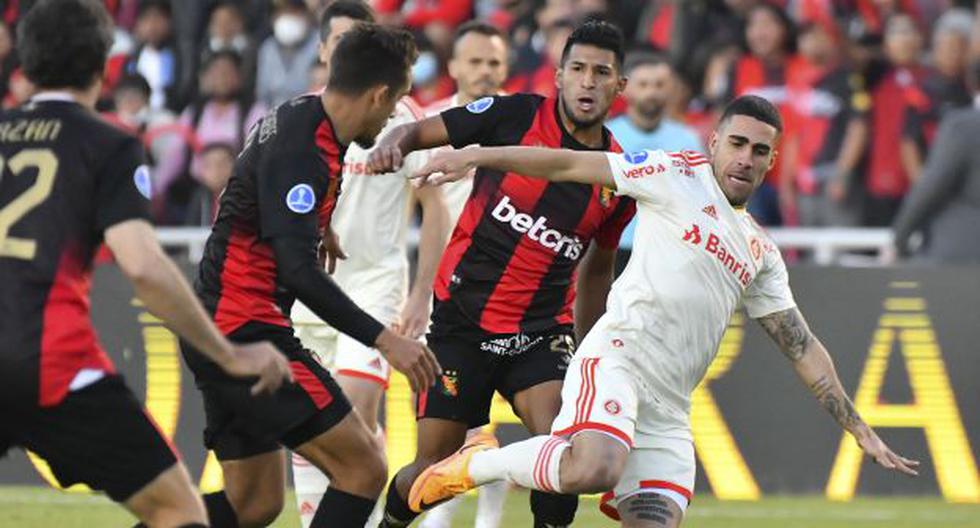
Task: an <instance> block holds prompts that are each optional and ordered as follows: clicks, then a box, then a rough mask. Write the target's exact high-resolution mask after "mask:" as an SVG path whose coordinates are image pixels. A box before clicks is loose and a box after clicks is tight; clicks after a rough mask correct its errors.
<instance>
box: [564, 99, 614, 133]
mask: <svg viewBox="0 0 980 528" xmlns="http://www.w3.org/2000/svg"><path fill="white" fill-rule="evenodd" d="M561 106H562V108H564V109H565V115H566V116H568V120H569V121H571V122H572V124H573V125H575V128H591V127H593V126H595V125H597V124H599V123H602V122H603V120H604V119H605V117H606V113H607V112H608V111H609V108H608V107H607V108H606V109H605V110H603V111H602V112H599V113H598V114H596V116H595V117H593V118H587V119H579V118H578V117H576V115H575V112H574V111H573V110H572V108H571V107H570V106H568V101H566V100H565V98H564V97H562V98H561Z"/></svg>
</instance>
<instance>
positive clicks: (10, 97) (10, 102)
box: [3, 68, 35, 108]
mask: <svg viewBox="0 0 980 528" xmlns="http://www.w3.org/2000/svg"><path fill="white" fill-rule="evenodd" d="M34 90H35V88H34V85H33V84H32V83H31V81H29V80H27V76H25V75H24V72H23V71H22V70H21V69H20V68H17V69H16V70H14V71H13V73H11V74H10V81H9V82H8V83H7V95H6V96H5V97H4V98H3V107H4V108H13V107H15V106H20V105H22V104H24V103H26V102H27V100H28V99H30V98H31V96H32V95H34Z"/></svg>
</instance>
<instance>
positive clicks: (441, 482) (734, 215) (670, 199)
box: [409, 96, 919, 528]
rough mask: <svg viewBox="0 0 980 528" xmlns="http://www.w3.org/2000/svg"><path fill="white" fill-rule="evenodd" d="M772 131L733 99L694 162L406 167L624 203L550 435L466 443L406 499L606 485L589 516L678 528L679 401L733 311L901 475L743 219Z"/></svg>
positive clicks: (653, 157) (657, 155)
mask: <svg viewBox="0 0 980 528" xmlns="http://www.w3.org/2000/svg"><path fill="white" fill-rule="evenodd" d="M781 131H782V122H781V119H780V116H779V112H778V111H777V110H776V108H775V107H774V106H773V105H772V104H771V103H769V102H768V101H766V100H765V99H762V98H759V97H755V96H744V97H740V98H738V99H736V100H735V101H733V102H732V103H731V104H729V106H728V107H727V108H726V110H725V112H724V114H723V115H722V118H721V121H720V122H719V124H718V127H717V128H716V130H715V132H714V134H713V135H712V138H711V143H710V147H709V151H710V158H705V157H703V156H702V155H700V154H697V153H693V152H689V151H685V152H679V153H678V152H672V153H668V152H664V151H640V152H635V153H632V154H625V155H622V154H602V153H590V152H573V151H556V150H552V149H541V148H520V147H503V148H480V149H471V150H465V151H459V152H451V153H444V154H440V155H439V156H437V157H436V158H435V159H433V161H432V162H430V163H429V165H428V166H426V167H425V168H423V169H422V171H421V172H420V173H419V174H420V176H422V177H425V176H426V175H429V174H432V173H444V174H443V175H441V176H438V175H437V176H436V177H435V178H434V179H435V181H437V182H438V181H447V180H452V179H453V178H455V177H460V175H461V174H462V173H464V172H465V171H468V170H470V169H472V168H473V167H482V168H489V169H495V170H507V171H518V172H520V173H522V174H527V175H529V176H535V177H538V178H544V179H548V180H550V181H563V182H564V181H573V182H582V183H592V184H600V185H604V186H607V187H611V188H614V189H616V192H617V193H618V194H619V195H621V196H631V197H633V198H635V199H636V201H637V207H638V215H637V217H638V218H639V224H638V226H637V229H636V239H635V240H636V243H635V245H634V251H633V255H632V256H631V258H630V262H629V265H628V266H627V267H626V270H625V271H624V272H623V274H622V275H621V276H620V277H619V278H618V279H617V280H616V282H615V284H614V285H613V289H612V292H611V293H610V296H609V307H608V310H607V312H606V313H605V315H603V316H602V318H601V319H600V320H599V321H598V322H597V323H596V324H595V326H594V327H593V328H592V330H591V331H590V332H589V335H588V336H587V337H586V338H585V340H584V341H583V342H582V346H581V347H579V350H578V353H577V354H576V355H575V358H574V359H573V360H572V364H571V365H570V366H569V369H568V374H567V376H566V378H565V385H564V389H563V391H562V409H561V413H560V414H559V416H558V418H557V419H556V420H555V423H554V425H553V426H552V433H551V435H546V436H538V437H535V438H532V439H530V440H526V441H524V442H518V443H515V444H511V445H508V446H506V447H504V448H502V449H496V448H495V446H493V445H491V444H488V443H485V442H481V441H480V439H477V440H476V441H473V442H470V443H469V444H467V445H465V446H464V447H463V448H461V449H460V450H459V451H458V452H457V453H456V454H454V455H452V456H451V457H449V458H447V459H445V460H443V461H442V462H440V463H438V464H436V465H433V466H432V467H431V468H429V469H428V470H426V471H425V472H424V473H423V474H422V475H420V476H419V478H417V479H416V480H415V481H414V482H413V485H412V489H411V493H410V497H409V504H410V505H417V504H423V503H429V504H431V503H434V502H438V501H441V500H445V499H446V498H447V497H451V496H454V495H456V494H459V493H463V492H465V491H466V490H468V489H471V488H473V487H475V486H480V485H482V484H484V483H487V482H492V481H495V480H508V481H510V482H514V483H516V484H519V485H521V486H525V487H528V488H531V489H537V490H544V491H549V492H553V493H598V492H607V491H609V490H612V491H611V492H609V493H607V494H606V495H605V496H604V497H603V500H602V503H601V508H602V509H603V511H604V512H606V513H607V514H609V515H610V516H612V517H613V518H615V519H620V518H621V519H622V522H623V526H630V527H658V528H663V527H676V526H679V525H680V523H681V520H682V518H683V515H684V511H685V509H686V508H687V505H688V502H689V501H690V499H691V494H692V490H693V487H694V472H695V462H694V446H693V443H692V437H691V430H690V419H689V411H690V405H691V403H690V394H691V391H692V390H694V388H695V387H696V386H697V384H698V383H699V382H700V381H701V379H702V377H703V376H704V373H705V371H706V370H707V368H708V365H709V364H710V363H711V360H712V359H713V358H714V356H715V353H716V351H717V350H718V344H719V342H720V340H721V337H722V334H724V332H725V328H726V326H727V323H728V320H729V318H730V317H731V315H732V312H734V310H735V309H736V308H737V307H738V305H739V304H741V305H743V306H744V307H745V308H746V310H747V311H748V314H749V316H750V317H752V318H754V319H756V320H757V321H758V322H759V323H760V324H761V325H762V327H763V328H764V329H765V330H766V332H768V333H769V335H770V337H772V339H773V341H775V343H776V344H777V345H778V346H779V348H780V349H781V350H782V352H783V353H784V354H785V355H786V357H787V358H789V360H790V361H791V362H792V366H793V368H794V370H795V371H796V373H797V375H798V376H799V378H800V380H801V381H803V383H805V384H806V386H807V387H808V388H809V389H810V391H811V392H812V393H813V395H814V397H816V399H817V401H819V402H820V404H821V405H822V406H823V407H824V408H825V409H826V410H827V411H828V412H829V413H830V414H831V416H833V418H834V419H835V420H836V421H837V423H838V424H839V425H840V426H841V427H842V428H844V429H845V430H846V431H848V432H849V433H851V434H852V435H853V436H854V438H855V439H856V440H857V442H858V444H859V445H860V446H861V448H862V449H863V450H864V451H865V453H867V454H868V455H869V456H870V457H871V458H872V459H873V460H874V461H875V462H877V463H879V464H881V465H882V466H884V467H885V468H888V469H892V470H895V471H900V472H902V473H906V474H909V475H917V471H916V469H915V468H916V467H917V466H918V465H919V463H918V462H917V461H914V460H909V459H906V458H904V457H901V456H899V455H897V454H895V453H894V452H892V451H891V449H889V448H888V446H887V445H885V443H884V442H883V441H882V440H881V439H880V438H879V437H878V435H877V434H875V432H874V431H873V430H871V428H869V427H868V426H867V424H865V423H864V421H863V420H862V419H861V417H860V416H859V415H858V413H857V412H856V411H855V410H854V406H853V405H852V404H851V400H850V399H849V398H848V396H847V394H846V393H845V392H844V389H843V387H842V386H841V383H840V380H839V379H838V377H837V373H836V371H835V369H834V364H833V361H832V360H831V358H830V355H829V354H828V352H827V350H826V349H825V348H824V346H823V345H822V344H821V343H820V341H819V340H818V339H817V338H816V337H815V336H814V335H813V333H811V331H810V329H809V328H808V326H807V324H806V321H805V320H804V319H803V316H802V315H801V314H800V311H799V310H798V309H797V307H796V303H795V302H794V300H793V295H792V292H791V291H790V287H789V281H788V276H787V272H786V266H785V265H784V263H783V260H782V257H781V256H780V253H779V250H778V249H777V248H776V246H775V245H774V244H773V242H772V241H771V240H770V239H769V237H768V236H767V235H766V234H765V232H764V231H763V230H762V229H761V228H760V227H759V226H758V224H756V223H755V221H754V220H753V219H752V217H751V216H749V214H748V213H747V212H746V211H745V204H746V202H747V201H748V199H749V197H750V196H751V195H752V192H753V191H754V190H755V189H756V188H757V187H758V186H759V184H760V183H762V180H763V179H764V177H765V174H766V172H767V171H768V170H769V169H770V168H771V167H772V165H773V162H774V160H775V155H776V153H775V151H774V145H776V143H777V140H778V139H779V135H780V133H781Z"/></svg>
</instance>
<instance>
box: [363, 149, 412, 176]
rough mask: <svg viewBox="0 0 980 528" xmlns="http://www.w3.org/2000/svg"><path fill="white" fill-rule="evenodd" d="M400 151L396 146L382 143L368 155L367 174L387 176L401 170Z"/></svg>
mask: <svg viewBox="0 0 980 528" xmlns="http://www.w3.org/2000/svg"><path fill="white" fill-rule="evenodd" d="M403 162H404V160H403V159H402V149H401V148H399V147H398V144H397V143H395V142H390V141H382V142H381V143H379V144H378V146H376V147H374V150H372V151H371V153H370V154H368V161H367V173H368V174H388V173H390V172H395V171H397V170H398V169H401V168H402V163H403Z"/></svg>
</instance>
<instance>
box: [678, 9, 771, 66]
mask: <svg viewBox="0 0 980 528" xmlns="http://www.w3.org/2000/svg"><path fill="white" fill-rule="evenodd" d="M673 2H674V4H675V9H676V14H675V15H674V20H673V21H672V24H671V41H670V54H671V58H672V59H673V61H674V64H677V65H679V66H681V67H686V65H687V64H689V63H690V62H691V61H693V60H694V55H695V53H696V51H697V50H698V48H699V47H700V46H701V45H703V44H704V42H705V39H706V38H707V39H710V40H711V42H714V43H724V44H739V43H742V42H744V40H745V24H746V19H747V18H748V15H749V12H750V11H751V10H752V8H754V7H755V6H756V5H757V4H759V3H761V1H760V0H724V1H721V0H673Z"/></svg>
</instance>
